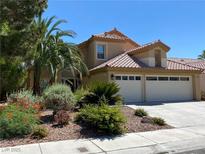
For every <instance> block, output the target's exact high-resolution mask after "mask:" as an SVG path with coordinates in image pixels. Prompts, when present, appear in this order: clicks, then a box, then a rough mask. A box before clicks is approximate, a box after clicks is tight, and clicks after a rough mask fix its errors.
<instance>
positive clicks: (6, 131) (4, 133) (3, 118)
mask: <svg viewBox="0 0 205 154" xmlns="http://www.w3.org/2000/svg"><path fill="white" fill-rule="evenodd" d="M38 122H39V121H38V119H37V117H36V115H35V114H34V112H33V111H31V110H30V109H28V110H25V109H24V108H23V107H21V106H16V105H14V104H10V105H8V106H6V107H5V108H4V110H3V111H2V112H1V113H0V138H11V137H16V136H23V135H27V134H30V133H31V132H32V129H33V127H34V126H36V125H37V124H38Z"/></svg>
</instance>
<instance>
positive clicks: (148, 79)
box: [146, 76, 158, 81]
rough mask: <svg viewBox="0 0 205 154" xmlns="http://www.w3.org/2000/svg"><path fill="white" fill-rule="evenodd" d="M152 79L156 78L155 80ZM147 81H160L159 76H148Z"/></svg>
mask: <svg viewBox="0 0 205 154" xmlns="http://www.w3.org/2000/svg"><path fill="white" fill-rule="evenodd" d="M151 78H155V79H156V80H155V79H154V80H153V79H151ZM146 81H158V77H157V76H146Z"/></svg>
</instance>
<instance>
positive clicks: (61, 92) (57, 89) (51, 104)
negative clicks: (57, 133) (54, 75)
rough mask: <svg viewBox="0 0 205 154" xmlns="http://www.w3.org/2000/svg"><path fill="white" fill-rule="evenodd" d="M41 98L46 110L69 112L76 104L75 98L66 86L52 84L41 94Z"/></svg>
mask: <svg viewBox="0 0 205 154" xmlns="http://www.w3.org/2000/svg"><path fill="white" fill-rule="evenodd" d="M43 98H44V100H45V105H46V107H47V108H50V109H53V110H54V111H56V112H57V111H58V110H71V109H73V108H74V105H75V103H76V100H75V97H74V95H73V93H72V91H71V89H70V87H68V86H67V85H64V84H54V85H52V86H50V87H48V88H46V89H45V90H44V92H43Z"/></svg>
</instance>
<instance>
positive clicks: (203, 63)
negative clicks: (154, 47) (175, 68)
mask: <svg viewBox="0 0 205 154" xmlns="http://www.w3.org/2000/svg"><path fill="white" fill-rule="evenodd" d="M170 59H171V60H173V61H176V62H179V63H182V64H186V65H189V66H191V67H196V68H199V69H202V70H204V71H203V73H205V60H201V59H190V58H170Z"/></svg>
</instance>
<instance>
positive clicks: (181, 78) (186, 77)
mask: <svg viewBox="0 0 205 154" xmlns="http://www.w3.org/2000/svg"><path fill="white" fill-rule="evenodd" d="M183 79H188V80H183ZM179 80H180V81H189V80H190V78H189V77H188V76H181V77H180V79H179Z"/></svg>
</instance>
